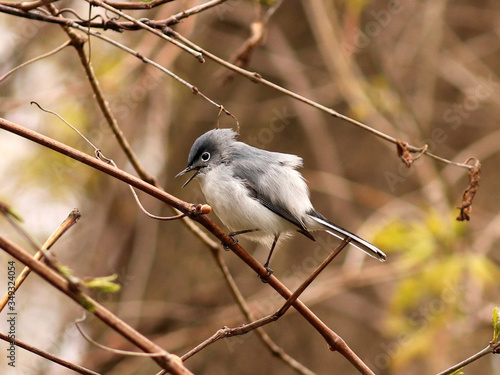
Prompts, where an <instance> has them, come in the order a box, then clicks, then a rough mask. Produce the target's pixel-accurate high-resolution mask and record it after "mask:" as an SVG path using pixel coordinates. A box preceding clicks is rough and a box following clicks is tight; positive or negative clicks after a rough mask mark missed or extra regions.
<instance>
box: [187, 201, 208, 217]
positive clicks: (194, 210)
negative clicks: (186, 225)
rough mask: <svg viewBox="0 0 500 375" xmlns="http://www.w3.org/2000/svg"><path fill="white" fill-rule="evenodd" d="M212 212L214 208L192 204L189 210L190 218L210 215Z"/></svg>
mask: <svg viewBox="0 0 500 375" xmlns="http://www.w3.org/2000/svg"><path fill="white" fill-rule="evenodd" d="M210 212H212V207H210V206H209V205H208V204H201V203H200V204H192V205H191V207H190V208H189V216H190V217H194V216H200V215H208V214H209V213H210Z"/></svg>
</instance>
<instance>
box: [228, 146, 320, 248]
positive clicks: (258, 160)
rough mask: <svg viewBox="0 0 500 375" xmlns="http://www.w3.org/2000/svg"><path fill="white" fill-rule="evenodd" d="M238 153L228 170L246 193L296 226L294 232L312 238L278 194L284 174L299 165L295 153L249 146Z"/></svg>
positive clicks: (284, 177)
mask: <svg viewBox="0 0 500 375" xmlns="http://www.w3.org/2000/svg"><path fill="white" fill-rule="evenodd" d="M244 146H247V145H244ZM239 151H242V150H239ZM238 156H239V153H235V154H233V155H232V158H231V163H230V164H231V166H232V173H233V176H234V177H235V178H237V179H239V180H240V181H241V182H242V183H243V185H244V186H245V187H246V188H247V189H248V192H249V195H250V196H251V197H252V198H254V199H255V200H257V201H258V202H259V203H260V204H262V205H263V206H264V207H266V208H267V209H269V210H271V211H272V212H274V213H275V214H276V215H278V216H280V217H282V218H283V219H285V220H287V221H289V222H290V223H292V224H294V225H295V226H297V231H298V232H300V233H302V234H303V235H305V236H306V237H308V238H310V239H312V240H313V241H314V237H313V236H312V235H311V234H310V233H309V231H308V230H307V227H306V226H305V224H304V223H303V221H302V220H301V218H300V216H298V215H296V214H294V213H293V212H292V211H291V210H289V209H288V208H287V204H286V203H285V202H284V201H283V200H282V194H281V192H282V189H283V184H284V183H285V181H286V176H285V175H286V174H287V173H290V170H293V169H295V168H297V167H299V166H301V165H302V159H301V158H299V157H298V156H295V155H289V154H281V153H276V152H269V151H264V150H260V149H255V148H253V147H250V146H248V148H246V149H244V157H238ZM294 172H295V171H294ZM295 173H298V172H295ZM299 176H300V175H299ZM300 178H301V177H300Z"/></svg>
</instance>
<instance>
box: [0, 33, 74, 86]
mask: <svg viewBox="0 0 500 375" xmlns="http://www.w3.org/2000/svg"><path fill="white" fill-rule="evenodd" d="M69 44H70V41H69V40H67V41H66V42H64V43H63V44H61V45H60V46H59V47H57V48H54V49H53V50H52V51H49V52H47V53H44V54H43V55H40V56H37V57H35V58H33V59H31V60H28V61H25V62H23V63H22V64H20V65H18V66H16V67H15V68H14V69H11V70H9V71H8V72H7V73H5V74H4V75H3V76H1V77H0V83H2V82H3V81H4V80H5V79H6V78H7V77H8V76H10V75H11V74H12V73H14V72H16V71H17V70H18V69H21V68H24V67H25V66H26V65H28V64H31V63H34V62H35V61H39V60H42V59H44V58H46V57H49V56H51V55H54V54H56V53H57V52H59V51H60V50H62V49H64V48H65V47H67V46H68V45H69Z"/></svg>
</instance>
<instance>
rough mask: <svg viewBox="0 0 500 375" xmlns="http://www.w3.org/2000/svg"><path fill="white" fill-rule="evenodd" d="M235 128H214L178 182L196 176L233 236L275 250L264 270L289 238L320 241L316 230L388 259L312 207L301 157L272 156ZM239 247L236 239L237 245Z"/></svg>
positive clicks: (194, 150)
mask: <svg viewBox="0 0 500 375" xmlns="http://www.w3.org/2000/svg"><path fill="white" fill-rule="evenodd" d="M237 136H238V134H237V133H236V132H234V131H233V130H231V129H214V130H210V131H208V132H207V133H205V134H203V135H202V136H200V137H199V138H198V139H197V140H196V141H195V142H194V144H193V146H192V147H191V151H190V152H189V157H188V167H187V168H186V169H184V170H183V171H182V172H180V173H179V174H178V175H177V176H176V177H178V176H181V175H183V174H185V173H188V172H189V171H193V170H194V171H196V173H194V174H193V175H192V176H191V177H190V178H189V179H188V180H187V181H186V183H185V184H184V185H183V187H184V186H186V185H187V184H188V183H189V182H190V181H191V180H192V179H193V178H195V177H197V178H198V180H199V181H200V184H201V189H202V191H203V194H204V195H205V198H206V200H207V202H208V204H210V205H211V206H212V207H213V209H214V211H215V213H216V214H217V216H218V217H219V219H220V220H221V221H222V223H223V224H224V225H225V226H227V227H228V228H229V230H231V231H232V232H231V233H230V236H231V237H233V239H234V236H237V235H242V236H244V237H246V238H248V239H250V240H253V241H257V242H260V243H263V244H265V245H267V246H271V251H270V252H269V256H268V258H267V260H266V263H264V267H266V269H268V271H269V272H270V273H272V270H271V269H270V268H269V261H270V260H271V255H272V253H273V250H274V248H275V246H276V243H277V242H278V239H279V238H280V236H281V237H283V236H289V235H290V234H291V233H293V232H294V231H298V232H300V233H302V234H303V235H305V236H306V237H308V238H310V239H312V240H314V237H313V236H312V234H311V231H316V230H324V231H326V232H328V233H329V234H331V235H333V236H336V237H339V238H341V239H344V238H350V243H352V244H353V245H354V246H356V247H357V248H359V249H361V250H362V251H364V252H365V253H367V254H368V255H370V256H372V257H374V258H377V259H379V260H381V261H384V260H385V258H386V257H385V254H384V253H383V252H382V251H380V250H379V249H378V248H377V247H375V246H374V245H372V244H371V243H369V242H367V241H365V240H363V239H362V238H360V237H358V236H356V235H355V234H353V233H351V232H349V231H347V230H345V229H343V228H341V227H339V226H338V225H335V224H333V223H332V222H331V221H329V220H328V219H326V218H325V217H324V216H323V215H321V214H320V213H319V212H318V211H316V210H315V209H314V207H313V205H312V204H311V200H310V198H309V189H308V187H307V184H306V182H305V181H304V178H303V177H302V175H301V174H300V173H299V172H298V171H297V170H296V168H298V167H301V166H302V159H301V158H300V157H298V156H296V155H290V154H281V153H278V152H269V151H265V150H261V149H259V148H256V147H252V146H249V145H247V144H246V143H243V142H238V141H237V140H236V138H237ZM235 242H236V240H235Z"/></svg>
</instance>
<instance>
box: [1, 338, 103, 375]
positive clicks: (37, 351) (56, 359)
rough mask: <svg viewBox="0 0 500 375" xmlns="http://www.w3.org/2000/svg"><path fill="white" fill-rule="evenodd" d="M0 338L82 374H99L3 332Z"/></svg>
mask: <svg viewBox="0 0 500 375" xmlns="http://www.w3.org/2000/svg"><path fill="white" fill-rule="evenodd" d="M0 339H2V340H4V341H7V342H8V343H12V344H14V345H15V346H19V347H20V348H23V349H25V350H27V351H29V352H31V353H34V354H36V355H39V356H40V357H43V358H45V359H48V360H49V361H52V362H54V363H57V364H58V365H61V366H63V367H66V368H68V369H70V370H72V371H75V372H77V373H79V374H83V375H101V374H99V373H98V372H95V371H92V370H89V369H87V368H85V367H82V366H79V365H75V364H74V363H71V362H68V361H66V360H64V359H62V358H59V357H57V356H55V355H53V354H50V353H48V352H46V351H44V350H41V349H38V348H36V347H34V346H32V345H29V344H26V343H25V342H24V341H21V340H19V339H13V338H10V337H8V336H7V335H4V334H3V333H0Z"/></svg>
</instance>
